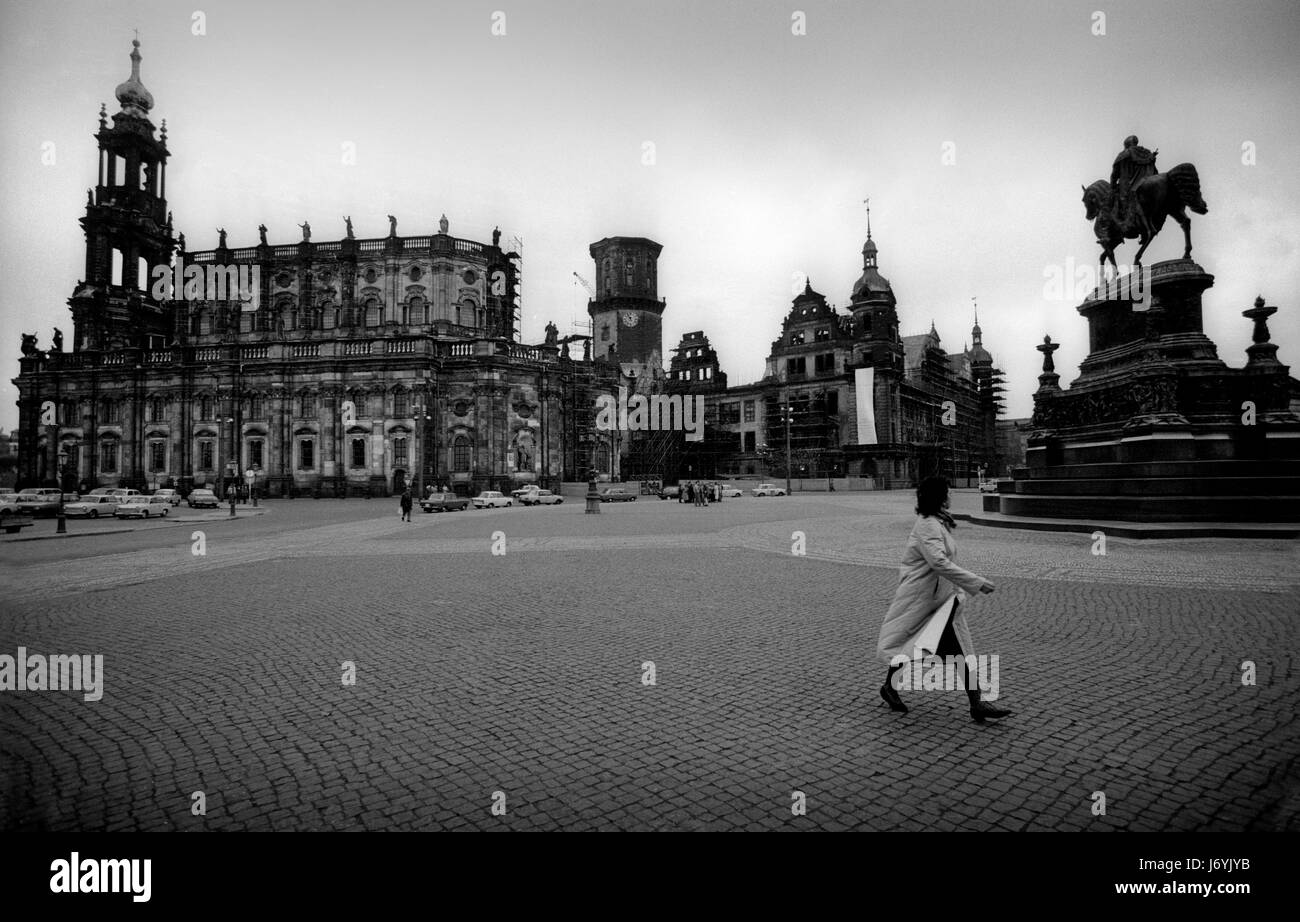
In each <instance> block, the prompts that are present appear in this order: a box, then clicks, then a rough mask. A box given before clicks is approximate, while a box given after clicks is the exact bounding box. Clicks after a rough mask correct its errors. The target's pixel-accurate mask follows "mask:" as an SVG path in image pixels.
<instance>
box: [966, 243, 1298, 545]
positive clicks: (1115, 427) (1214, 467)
mask: <svg viewBox="0 0 1300 922" xmlns="http://www.w3.org/2000/svg"><path fill="white" fill-rule="evenodd" d="M1213 283H1214V278H1213V276H1211V275H1209V274H1208V273H1206V272H1205V270H1204V269H1202V268H1201V267H1200V266H1199V265H1197V264H1196V263H1195V262H1193V261H1192V260H1190V259H1178V260H1170V261H1168V262H1162V263H1156V264H1155V265H1154V266H1152V267H1151V274H1150V277H1149V284H1148V286H1147V288H1146V290H1145V291H1143V292H1142V298H1141V301H1140V302H1138V303H1135V302H1134V301H1133V300H1131V299H1130V298H1122V299H1117V298H1115V297H1114V296H1113V295H1112V294H1111V293H1110V292H1106V291H1102V290H1099V291H1097V292H1094V293H1093V296H1092V297H1090V298H1089V299H1087V300H1085V301H1084V302H1083V304H1081V305H1079V307H1078V311H1079V313H1080V314H1082V315H1083V316H1084V317H1085V318H1086V319H1087V321H1088V333H1089V346H1090V351H1089V355H1088V357H1087V358H1086V359H1085V360H1084V361H1083V362H1082V363H1081V364H1080V368H1079V371H1080V373H1079V377H1078V378H1077V379H1075V380H1074V381H1073V382H1071V384H1070V385H1069V387H1068V388H1064V389H1063V388H1061V387H1060V386H1059V384H1058V381H1059V377H1058V376H1057V375H1056V374H1054V373H1052V369H1051V368H1050V364H1051V363H1050V358H1049V361H1048V363H1047V365H1048V367H1047V369H1046V371H1045V373H1044V374H1043V375H1041V376H1040V378H1039V382H1040V386H1039V389H1038V391H1037V392H1036V393H1035V395H1034V419H1033V426H1034V431H1033V433H1032V435H1031V436H1030V439H1029V446H1028V451H1027V452H1026V466H1025V467H1024V468H1022V469H1019V470H1017V471H1015V472H1014V476H1013V481H1012V483H1010V484H1003V485H1002V492H1000V493H998V494H994V495H988V496H985V497H984V509H985V511H986V512H1000V513H1002V514H1004V515H1010V516H1028V517H1041V518H1069V519H1098V520H1120V521H1136V522H1300V417H1298V416H1297V415H1296V413H1295V412H1294V411H1293V410H1292V400H1293V395H1300V382H1296V381H1295V380H1294V379H1292V378H1291V377H1290V375H1289V373H1288V372H1289V369H1288V367H1287V366H1285V365H1282V364H1281V363H1280V362H1278V361H1277V359H1276V356H1275V353H1276V351H1277V347H1276V346H1274V345H1273V344H1271V343H1269V342H1268V330H1267V325H1266V320H1267V317H1268V316H1269V315H1271V314H1272V313H1273V312H1274V311H1275V310H1276V308H1273V307H1265V306H1264V305H1263V301H1262V300H1260V301H1257V302H1256V307H1255V309H1254V310H1248V311H1245V312H1244V313H1245V316H1247V317H1248V318H1250V319H1252V320H1254V321H1255V344H1254V345H1253V346H1251V347H1250V349H1248V350H1247V352H1248V355H1249V360H1248V362H1247V364H1246V366H1245V367H1244V368H1229V367H1228V365H1227V364H1226V363H1225V362H1223V361H1222V360H1221V359H1220V358H1219V356H1218V350H1217V348H1216V347H1215V344H1214V342H1213V341H1212V340H1210V338H1209V337H1207V336H1206V335H1205V333H1204V331H1203V328H1202V316H1201V296H1202V294H1203V293H1204V292H1205V291H1206V290H1207V289H1209V288H1210V287H1211V286H1212V285H1213ZM1144 308H1145V309H1144ZM1041 348H1043V347H1040V350H1041ZM1046 348H1048V349H1049V350H1050V349H1054V348H1055V347H1054V346H1048V347H1046ZM1047 354H1048V355H1049V357H1050V351H1049V352H1048V353H1047Z"/></svg>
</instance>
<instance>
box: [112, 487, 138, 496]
mask: <svg viewBox="0 0 1300 922" xmlns="http://www.w3.org/2000/svg"><path fill="white" fill-rule="evenodd" d="M108 495H109V496H142V495H143V494H142V493H141V492H140V491H139V490H132V489H131V488H130V487H114V488H113V489H111V490H109V491H108Z"/></svg>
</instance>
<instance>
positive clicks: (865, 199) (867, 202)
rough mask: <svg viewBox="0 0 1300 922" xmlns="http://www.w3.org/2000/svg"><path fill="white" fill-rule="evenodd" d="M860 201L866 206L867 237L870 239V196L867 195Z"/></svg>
mask: <svg viewBox="0 0 1300 922" xmlns="http://www.w3.org/2000/svg"><path fill="white" fill-rule="evenodd" d="M862 202H863V204H865V205H866V206H867V239H868V240H870V239H871V196H869V195H868V196H867V197H866V198H864V199H863V200H862Z"/></svg>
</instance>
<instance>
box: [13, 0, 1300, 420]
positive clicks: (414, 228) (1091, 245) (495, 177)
mask: <svg viewBox="0 0 1300 922" xmlns="http://www.w3.org/2000/svg"><path fill="white" fill-rule="evenodd" d="M194 6H198V7H199V8H201V9H202V11H203V13H204V14H205V16H206V21H205V23H204V25H205V28H206V34H204V35H195V34H193V33H194V31H195V25H194V23H193V19H192V16H193V7H194ZM498 11H499V12H500V13H503V14H504V25H505V35H503V36H502V35H495V36H494V35H493V34H492V27H493V22H494V19H493V16H494V12H498ZM796 11H802V13H803V14H804V16H805V20H806V34H805V35H795V34H793V32H794V31H795V30H794V29H793V28H792V26H795V25H796V24H795V23H794V22H792V16H793V14H794V13H795V12H796ZM1094 11H1100V12H1102V13H1104V14H1105V21H1104V28H1105V34H1104V35H1095V34H1094V31H1096V30H1097V28H1098V25H1099V21H1098V19H1097V18H1096V16H1095V13H1094ZM496 21H497V22H500V21H501V20H500V18H498V19H497V20H496ZM134 29H138V30H139V31H140V40H141V46H142V47H141V52H142V54H143V56H144V61H143V66H142V78H143V81H144V84H145V86H147V87H148V88H149V90H150V91H151V92H152V93H153V96H154V100H155V107H154V109H153V112H152V117H153V121H154V123H155V125H157V124H159V123H160V121H161V119H163V118H166V119H167V125H168V132H169V139H168V145H169V147H170V149H171V153H172V157H171V161H170V164H169V167H168V173H167V192H168V199H169V202H168V204H169V207H170V208H171V209H172V210H173V211H174V212H175V220H176V226H177V229H178V230H180V231H183V232H184V233H185V235H186V238H187V241H188V244H189V247H190V248H191V249H207V248H211V247H214V246H215V245H216V230H215V229H216V228H217V227H218V226H223V227H225V228H226V229H227V230H228V232H229V242H230V245H231V246H249V245H253V244H255V243H256V242H257V232H256V228H257V225H258V224H259V223H265V224H266V225H267V226H268V227H269V228H270V240H271V242H272V243H289V242H294V241H296V240H298V239H299V237H300V231H299V230H298V228H297V225H298V224H299V223H301V222H302V221H310V222H311V225H312V229H313V239H314V240H318V241H319V240H330V239H337V238H339V237H342V236H343V221H342V218H341V216H342V215H344V214H350V215H351V216H352V218H353V222H354V225H355V229H356V234H357V236H359V237H365V236H384V235H385V234H387V231H388V225H387V221H386V219H385V217H384V216H385V215H386V214H388V213H390V212H391V213H392V214H394V215H395V216H397V218H398V222H399V224H398V230H399V233H401V234H404V235H415V234H427V233H431V232H433V231H435V230H436V227H437V222H438V217H439V215H440V214H442V213H443V212H445V213H446V214H447V216H448V218H449V220H450V222H451V233H452V234H453V235H456V236H464V237H469V238H472V239H478V240H486V239H488V238H489V236H490V233H491V230H492V227H493V226H494V225H500V227H501V228H502V230H503V232H504V233H505V235H506V239H507V240H509V238H510V237H511V236H512V235H518V236H519V237H520V238H522V240H523V244H524V245H523V255H524V330H523V333H524V339H525V340H526V341H539V340H540V339H541V338H542V336H543V327H544V325H545V323H546V322H547V320H550V319H553V320H554V321H555V322H556V323H557V325H559V327H560V328H561V330H562V332H568V331H569V329H570V324H571V323H572V322H574V321H582V320H584V319H585V304H586V293H585V292H584V291H582V290H581V289H580V288H578V287H577V285H576V283H575V281H574V279H573V276H572V272H574V271H575V270H576V271H577V272H580V273H582V274H583V275H584V276H585V277H587V278H588V279H592V278H593V277H594V271H593V267H592V264H591V259H590V257H589V256H588V254H587V245H588V244H589V243H591V242H592V241H595V240H599V239H600V238H602V237H605V236H613V235H627V236H645V237H651V238H653V239H654V240H657V241H658V242H659V243H661V244H663V247H664V250H663V254H662V256H661V257H660V262H659V293H660V295H661V296H662V297H666V298H667V299H668V309H667V311H666V313H665V315H664V346H665V349H670V348H671V347H672V346H674V345H676V343H677V341H678V339H679V338H680V336H681V334H682V333H684V332H687V331H690V330H697V329H703V330H704V331H705V332H706V333H707V334H708V336H709V337H710V339H711V341H712V342H713V344H714V346H715V347H716V348H717V350H718V352H719V355H720V357H721V361H722V364H723V370H724V371H726V372H727V374H728V375H729V376H730V380H731V382H732V383H733V384H741V383H746V382H750V381H753V380H756V379H758V378H759V377H761V376H762V373H763V362H764V359H765V358H766V356H767V354H768V352H769V350H770V345H771V341H772V340H773V339H774V338H775V337H776V336H777V335H778V333H779V330H780V322H781V318H782V317H783V316H784V315H785V313H786V312H787V311H788V309H789V306H790V300H791V298H792V297H793V293H792V291H791V279H792V276H793V275H794V274H795V273H799V272H805V273H807V274H808V276H809V277H810V278H811V280H812V284H813V287H814V288H816V289H817V290H818V291H820V292H822V293H823V294H825V295H826V296H827V298H828V299H829V300H830V301H831V302H832V303H833V304H836V305H839V306H841V307H843V306H845V305H846V304H847V302H848V297H849V292H850V290H851V288H852V285H853V282H854V280H855V279H856V278H857V276H858V274H859V273H860V271H861V249H862V243H863V240H864V238H865V233H866V215H865V211H864V207H863V204H862V200H863V199H864V198H866V197H868V196H870V198H871V206H872V212H871V218H872V227H873V231H874V239H875V240H876V243H877V244H878V245H879V247H880V257H879V258H880V269H881V272H882V273H883V274H884V275H885V276H886V277H887V278H888V279H889V280H890V281H891V282H892V283H893V286H894V291H895V294H896V295H897V297H898V311H899V316H900V319H901V321H902V332H903V333H904V334H909V333H920V332H924V331H925V330H927V329H929V326H930V322H931V319H933V320H934V322H935V324H936V326H937V328H938V331H939V333H940V335H941V337H942V339H943V344H944V346H945V347H947V348H950V349H954V350H955V349H959V348H961V346H962V345H963V343H964V342H965V341H966V340H967V339H968V337H969V332H970V327H971V299H972V297H978V299H979V308H980V323H981V326H982V327H983V330H984V342H985V345H986V347H987V348H988V349H989V350H990V351H991V352H992V353H993V356H994V359H995V361H996V362H997V364H998V365H999V366H1001V367H1002V368H1003V369H1004V370H1005V371H1006V372H1007V378H1008V392H1007V402H1008V409H1009V411H1010V415H1012V416H1025V415H1028V414H1029V413H1030V412H1031V409H1032V400H1031V394H1032V392H1033V390H1034V388H1035V387H1036V386H1037V380H1036V376H1037V374H1038V372H1039V370H1040V363H1041V357H1040V355H1039V354H1038V353H1037V352H1036V351H1035V350H1034V346H1035V345H1036V344H1037V343H1038V342H1040V341H1041V340H1042V337H1043V335H1044V334H1045V333H1050V334H1051V335H1052V338H1053V340H1056V341H1059V342H1061V343H1062V348H1061V350H1060V351H1059V352H1058V353H1057V370H1058V371H1060V372H1061V374H1062V378H1063V383H1068V381H1070V380H1071V379H1072V378H1073V377H1074V375H1075V374H1076V373H1077V367H1078V363H1079V361H1080V360H1081V359H1082V358H1083V357H1084V356H1085V355H1086V353H1087V325H1086V323H1085V322H1084V321H1083V319H1082V318H1081V317H1080V316H1079V315H1078V314H1077V312H1076V311H1075V305H1076V304H1077V300H1076V299H1074V298H1069V299H1067V300H1063V301H1061V300H1056V301H1054V300H1049V299H1047V298H1045V296H1044V285H1045V277H1044V272H1045V270H1048V269H1049V267H1052V266H1062V267H1063V266H1065V265H1066V264H1067V261H1070V260H1072V261H1073V263H1074V264H1077V265H1091V264H1093V263H1095V261H1096V258H1097V247H1096V243H1095V241H1094V236H1093V233H1092V228H1091V226H1090V225H1089V223H1088V222H1087V221H1085V220H1084V216H1083V207H1082V205H1081V204H1080V201H1079V198H1080V194H1081V193H1080V188H1079V187H1080V185H1081V184H1084V183H1089V182H1092V181H1093V180H1095V179H1098V178H1103V177H1108V176H1109V172H1110V165H1111V161H1112V160H1113V159H1114V157H1115V155H1116V154H1117V153H1118V152H1119V151H1120V149H1121V147H1122V141H1123V139H1124V137H1125V136H1126V135H1129V134H1137V135H1138V136H1139V137H1140V139H1141V141H1142V143H1143V144H1144V145H1145V146H1147V147H1150V148H1158V149H1159V151H1160V155H1159V166H1160V167H1161V168H1162V169H1168V168H1169V167H1171V166H1173V165H1174V164H1177V163H1180V162H1183V161H1190V162H1192V163H1194V164H1195V165H1196V166H1197V168H1198V170H1199V172H1200V176H1201V183H1202V190H1203V194H1204V197H1205V199H1206V201H1207V202H1208V203H1209V208H1210V212H1209V214H1208V215H1207V216H1205V217H1198V216H1194V217H1193V225H1192V234H1193V244H1194V246H1195V253H1194V256H1195V258H1196V259H1197V260H1198V261H1199V262H1200V263H1201V264H1202V265H1203V266H1204V267H1205V268H1206V270H1207V271H1209V272H1211V273H1213V274H1214V275H1215V276H1216V284H1215V287H1214V288H1213V289H1212V290H1211V291H1210V292H1209V293H1208V295H1207V300H1206V312H1205V325H1206V331H1207V333H1209V335H1210V336H1211V337H1212V338H1214V339H1215V341H1216V342H1217V343H1218V345H1219V350H1220V355H1221V356H1222V357H1223V358H1224V359H1225V360H1226V361H1227V362H1228V363H1229V364H1230V365H1233V366H1240V365H1242V364H1243V363H1244V361H1245V354H1244V352H1243V350H1244V349H1245V347H1246V346H1247V345H1249V343H1250V324H1249V323H1248V322H1247V321H1246V320H1245V319H1243V318H1242V317H1241V316H1240V312H1241V311H1242V310H1243V309H1245V308H1247V307H1249V306H1250V304H1251V302H1252V300H1253V299H1254V298H1255V296H1256V295H1257V294H1259V293H1262V294H1263V295H1264V296H1265V298H1266V300H1267V301H1268V302H1269V303H1276V304H1278V305H1279V306H1280V307H1281V312H1280V313H1279V314H1278V315H1277V316H1276V318H1275V319H1274V322H1273V323H1272V325H1271V326H1272V329H1273V332H1274V341H1276V342H1280V343H1281V351H1280V353H1279V358H1280V359H1281V360H1282V361H1283V362H1285V363H1290V364H1292V365H1293V366H1294V365H1300V322H1298V321H1297V316H1300V314H1298V313H1297V312H1298V311H1300V253H1298V248H1300V137H1298V136H1297V135H1298V132H1300V119H1297V99H1300V74H1298V70H1300V55H1297V54H1296V48H1297V47H1298V46H1300V4H1297V3H1295V2H1294V0H1287V2H1278V3H1253V2H1247V3H1240V2H1224V3H1208V2H1168V3H1163V2H1142V3H1113V2H1102V0H1087V2H1054V3H1045V2H1041V0H1027V2H996V3H972V2H953V3H930V2H914V0H905V2H898V3H889V2H873V3H859V2H842V3H823V2H812V0H796V2H788V3H773V2H756V0H748V2H712V0H688V2H680V3H679V2H663V0H655V2H638V3H624V2H610V0H605V2H595V0H591V2H578V0H574V2H541V0H529V2H520V0H492V2H488V3H476V2H467V0H462V2H456V3H450V2H438V0H419V2H410V3H406V2H400V3H399V2H384V0H375V2H371V3H366V4H359V3H356V2H355V0H353V2H346V3H344V2H339V3H329V2H310V3H299V2H275V3H270V2H266V0H257V2H242V0H240V2H232V0H203V2H201V3H199V2H197V0H196V3H195V4H194V5H189V4H178V3H175V2H152V3H150V2H138V3H136V2H103V0H95V2H78V3H62V2H58V3H54V2H44V0H28V2H14V0H5V3H4V5H3V7H0V35H2V37H0V52H2V53H0V86H3V88H4V90H3V99H2V101H0V126H2V127H0V175H2V177H3V178H2V180H0V189H2V190H3V191H2V194H3V218H4V220H3V222H0V254H3V258H4V271H3V272H0V322H2V328H0V356H2V357H3V359H2V361H3V363H4V365H3V367H4V374H3V376H2V377H3V382H2V384H0V426H3V427H4V428H6V429H8V428H11V427H12V426H14V425H15V424H16V422H17V410H16V408H15V406H14V401H15V400H16V398H17V391H16V389H15V388H14V387H13V386H12V385H11V384H10V379H11V378H12V377H13V376H15V375H16V374H17V371H18V363H17V357H18V355H19V334H20V332H23V331H38V332H39V336H40V346H41V347H42V348H46V347H48V346H49V343H50V335H51V328H52V327H54V326H55V325H58V326H61V327H63V329H64V332H65V335H67V341H68V343H69V344H71V342H72V337H71V335H70V334H71V316H70V314H69V312H68V308H67V305H66V301H67V298H68V297H69V296H70V295H71V293H72V290H73V287H74V286H75V284H76V282H77V281H78V280H79V279H80V277H81V274H82V272H83V268H84V240H83V237H82V233H81V229H80V227H79V225H78V224H77V220H78V218H79V217H80V216H81V215H82V214H83V213H84V205H85V198H86V195H85V190H86V187H87V186H91V185H93V184H94V183H95V173H96V156H95V144H94V140H93V137H92V135H93V134H94V132H95V130H96V127H97V113H98V110H99V104H100V103H101V102H107V103H108V104H109V112H110V113H112V112H114V111H116V110H117V104H116V102H115V100H114V99H113V88H114V87H115V86H116V85H117V84H118V83H119V82H121V81H122V80H124V79H125V78H126V76H127V75H128V74H129V73H130V61H129V59H128V55H129V53H130V43H131V39H132V37H133V32H132V30H134ZM47 142H52V143H53V145H54V146H53V151H54V153H55V162H54V163H53V164H46V163H43V162H42V159H43V154H47V152H48V151H49V150H50V148H49V147H48V146H46V145H47ZM646 142H650V143H651V144H653V163H652V164H647V163H646V162H644V161H645V160H646V159H647V156H646V151H647V148H646ZM348 143H350V144H353V145H355V151H356V162H355V164H345V163H343V159H344V158H343V156H342V152H343V150H344V145H345V144H348ZM1247 144H1250V145H1252V148H1251V150H1253V159H1254V163H1253V164H1251V163H1244V162H1243V159H1246V160H1249V159H1251V158H1250V157H1249V156H1245V157H1244V155H1243V145H1247ZM945 155H946V156H945ZM945 159H946V160H948V161H950V162H945ZM1134 250H1135V245H1134V244H1132V243H1130V244H1127V245H1126V246H1125V247H1124V248H1123V249H1122V250H1121V251H1120V252H1119V254H1118V255H1119V260H1120V262H1121V263H1125V262H1127V261H1129V260H1130V259H1131V257H1132V255H1133V253H1134ZM1181 255H1182V239H1181V233H1180V232H1179V230H1178V227H1177V226H1176V225H1175V224H1173V223H1172V222H1170V224H1169V225H1168V226H1167V227H1166V229H1165V230H1164V232H1163V233H1162V234H1161V236H1160V237H1159V238H1157V241H1156V242H1155V243H1154V244H1152V247H1151V249H1150V251H1149V254H1148V257H1147V259H1146V262H1147V263H1148V264H1150V263H1151V262H1154V261H1157V260H1160V259H1167V258H1174V257H1178V256H1181Z"/></svg>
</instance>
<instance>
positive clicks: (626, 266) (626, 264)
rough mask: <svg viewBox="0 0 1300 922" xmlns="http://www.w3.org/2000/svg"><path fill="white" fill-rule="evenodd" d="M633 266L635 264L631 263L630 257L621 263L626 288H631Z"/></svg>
mask: <svg viewBox="0 0 1300 922" xmlns="http://www.w3.org/2000/svg"><path fill="white" fill-rule="evenodd" d="M635 265H636V264H635V262H634V261H633V259H632V257H631V256H629V257H628V258H627V259H626V260H624V261H623V281H624V283H625V284H626V285H627V286H628V287H631V285H632V279H633V274H634V272H633V269H634V266H635Z"/></svg>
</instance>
